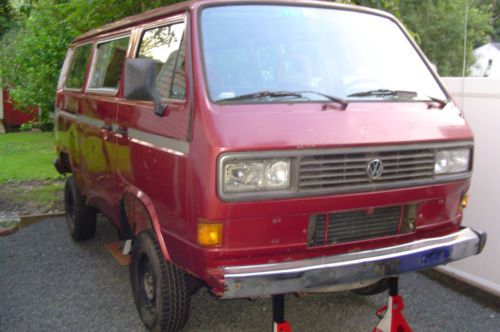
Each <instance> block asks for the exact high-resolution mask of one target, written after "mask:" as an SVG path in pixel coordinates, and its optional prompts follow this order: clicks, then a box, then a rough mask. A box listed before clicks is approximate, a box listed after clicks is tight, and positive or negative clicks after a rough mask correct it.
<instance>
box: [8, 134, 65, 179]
mask: <svg viewBox="0 0 500 332" xmlns="http://www.w3.org/2000/svg"><path fill="white" fill-rule="evenodd" d="M55 156H56V153H55V141H54V136H53V133H34V132H26V133H11V134H2V135H0V184H1V183H2V182H6V181H9V180H16V181H29V180H48V179H57V178H60V177H61V176H60V175H59V173H57V171H56V170H55V168H54V166H53V165H52V160H53V159H54V158H55Z"/></svg>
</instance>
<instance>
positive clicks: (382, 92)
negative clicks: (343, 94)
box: [347, 89, 418, 99]
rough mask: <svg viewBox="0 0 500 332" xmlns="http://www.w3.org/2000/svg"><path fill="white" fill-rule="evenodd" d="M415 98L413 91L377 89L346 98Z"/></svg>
mask: <svg viewBox="0 0 500 332" xmlns="http://www.w3.org/2000/svg"><path fill="white" fill-rule="evenodd" d="M417 96H418V93H416V92H415V91H405V90H389V89H377V90H368V91H363V92H356V93H352V94H350V95H348V96H347V97H399V98H405V99H413V98H415V97H417Z"/></svg>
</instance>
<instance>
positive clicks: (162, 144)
mask: <svg viewBox="0 0 500 332" xmlns="http://www.w3.org/2000/svg"><path fill="white" fill-rule="evenodd" d="M58 113H59V114H60V115H63V116H66V117H68V118H70V119H72V120H75V121H79V122H80V123H83V124H86V125H89V126H92V127H96V128H99V129H101V128H102V127H104V125H105V122H104V121H103V120H100V119H96V118H91V117H89V116H86V115H76V114H73V113H70V112H67V111H59V112H58ZM111 128H112V131H113V132H114V133H115V134H116V132H117V130H118V128H119V125H118V124H117V123H112V124H111ZM117 135H119V134H117ZM127 136H128V137H129V138H130V140H131V141H132V142H134V143H137V144H141V145H144V146H147V147H150V148H152V149H159V150H162V151H165V152H167V153H171V154H175V155H177V156H185V155H187V154H189V142H187V141H182V140H178V139H173V138H170V137H165V136H160V135H155V134H151V133H148V132H145V131H142V130H138V129H134V128H127Z"/></svg>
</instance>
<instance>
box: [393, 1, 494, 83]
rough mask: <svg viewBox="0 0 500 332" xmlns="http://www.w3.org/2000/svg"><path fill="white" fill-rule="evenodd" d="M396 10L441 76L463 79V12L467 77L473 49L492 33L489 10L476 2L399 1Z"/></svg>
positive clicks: (472, 60) (472, 59)
mask: <svg viewBox="0 0 500 332" xmlns="http://www.w3.org/2000/svg"><path fill="white" fill-rule="evenodd" d="M467 6H468V8H467ZM399 10H400V13H401V16H402V17H404V22H405V24H406V25H407V26H408V27H409V28H410V29H411V30H413V31H415V32H416V34H417V36H418V39H417V40H418V42H419V44H420V46H421V47H422V49H423V50H424V52H425V54H426V55H427V56H428V57H429V59H430V60H431V61H432V62H434V63H435V64H436V65H437V67H438V69H439V73H440V74H441V75H443V76H462V71H463V62H464V32H465V25H466V22H465V17H466V10H467V11H468V12H467V45H466V48H465V56H466V65H465V69H466V74H467V72H468V70H469V68H470V67H471V66H473V65H474V63H475V58H474V55H473V53H472V51H473V49H474V47H476V46H478V45H480V44H482V43H484V42H486V41H487V40H488V35H489V33H490V32H491V31H492V28H491V23H490V18H491V7H489V6H481V5H480V4H479V1H477V0H439V1H436V0H421V1H418V2H414V1H402V2H400V5H399Z"/></svg>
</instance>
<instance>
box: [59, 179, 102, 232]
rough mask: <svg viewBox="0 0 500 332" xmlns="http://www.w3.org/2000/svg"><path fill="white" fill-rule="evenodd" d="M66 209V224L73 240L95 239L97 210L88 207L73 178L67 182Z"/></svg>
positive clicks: (65, 188) (65, 191)
mask: <svg viewBox="0 0 500 332" xmlns="http://www.w3.org/2000/svg"><path fill="white" fill-rule="evenodd" d="M64 207H65V212H66V213H65V219H66V224H67V226H68V230H69V233H70V235H71V237H72V238H73V240H75V241H84V240H88V239H91V238H92V237H94V235H95V229H96V210H95V209H94V208H92V207H90V206H88V205H87V203H86V202H85V197H84V196H83V195H82V194H81V193H80V191H79V190H78V188H77V186H76V182H75V179H74V178H73V176H70V177H69V178H68V179H67V180H66V185H65V187H64Z"/></svg>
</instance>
